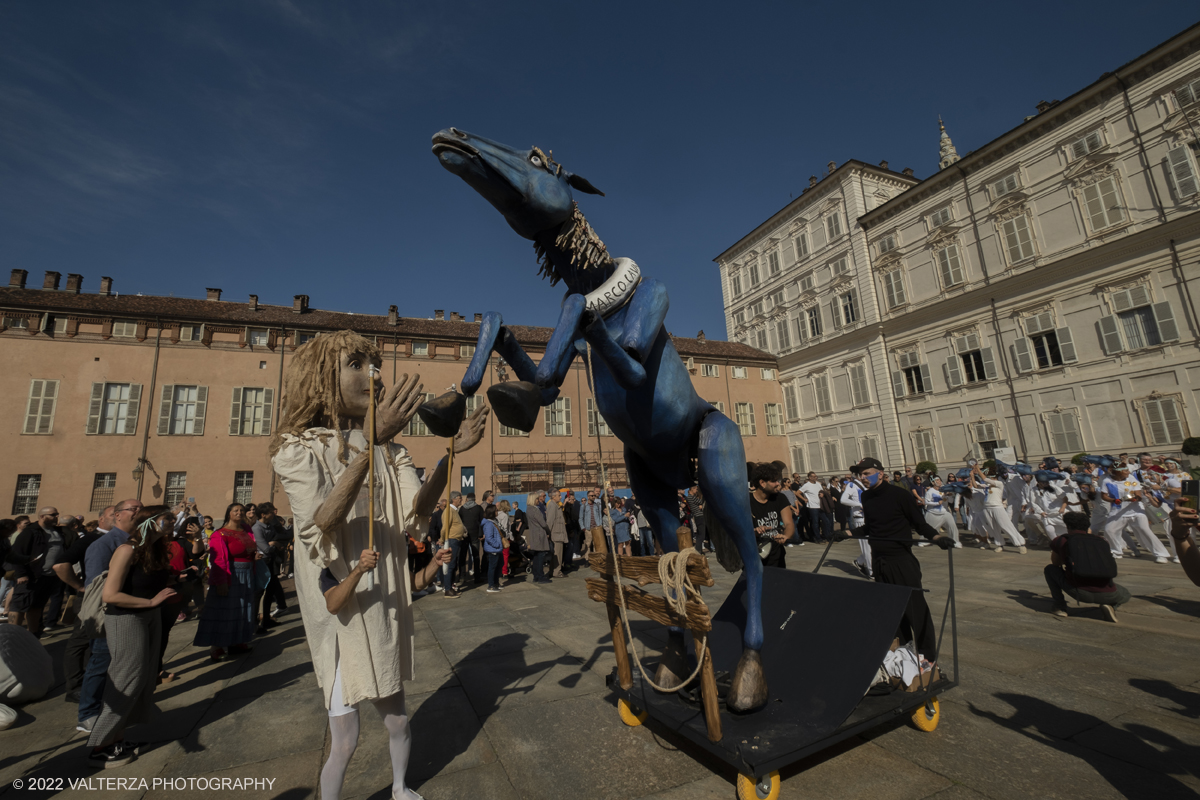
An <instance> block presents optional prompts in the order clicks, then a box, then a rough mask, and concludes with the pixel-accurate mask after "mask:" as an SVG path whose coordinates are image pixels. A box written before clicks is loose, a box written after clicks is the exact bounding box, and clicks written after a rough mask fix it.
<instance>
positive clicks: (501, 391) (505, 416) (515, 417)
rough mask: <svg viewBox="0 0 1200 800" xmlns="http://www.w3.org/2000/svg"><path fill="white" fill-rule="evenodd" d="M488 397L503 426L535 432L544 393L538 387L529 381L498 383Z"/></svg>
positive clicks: (524, 431) (489, 390)
mask: <svg viewBox="0 0 1200 800" xmlns="http://www.w3.org/2000/svg"><path fill="white" fill-rule="evenodd" d="M487 396H488V402H489V403H490V404H491V406H492V413H493V414H495V415H496V419H497V420H499V421H500V424H501V425H504V426H506V427H509V428H516V429H517V430H519V431H521V432H523V433H529V432H530V431H532V430H533V426H534V424H536V423H537V418H538V412H539V411H540V410H541V408H542V391H541V389H538V388H537V386H536V385H534V384H533V383H530V382H529V381H516V382H512V383H509V382H505V383H497V384H494V385H493V386H491V387H490V388H489V389H488V390H487ZM435 402H436V401H435Z"/></svg>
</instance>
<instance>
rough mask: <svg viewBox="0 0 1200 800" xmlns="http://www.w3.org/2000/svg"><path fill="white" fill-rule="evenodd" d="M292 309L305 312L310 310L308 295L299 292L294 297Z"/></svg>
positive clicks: (300, 312)
mask: <svg viewBox="0 0 1200 800" xmlns="http://www.w3.org/2000/svg"><path fill="white" fill-rule="evenodd" d="M292 311H294V312H296V313H297V314H303V313H304V312H305V311H308V295H306V294H298V295H295V296H293V297H292Z"/></svg>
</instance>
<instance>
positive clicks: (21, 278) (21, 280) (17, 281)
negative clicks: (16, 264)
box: [8, 269, 29, 289]
mask: <svg viewBox="0 0 1200 800" xmlns="http://www.w3.org/2000/svg"><path fill="white" fill-rule="evenodd" d="M28 277H29V271H28V270H24V269H14V270H13V271H12V277H11V278H9V279H8V285H9V287H10V288H12V289H24V288H25V279H26V278H28Z"/></svg>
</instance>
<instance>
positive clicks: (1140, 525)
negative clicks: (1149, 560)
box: [1104, 512, 1168, 558]
mask: <svg viewBox="0 0 1200 800" xmlns="http://www.w3.org/2000/svg"><path fill="white" fill-rule="evenodd" d="M1130 533H1132V534H1133V535H1132V536H1130ZM1122 536H1124V537H1125V538H1126V539H1128V541H1129V549H1130V550H1132V551H1133V552H1134V553H1137V544H1136V543H1135V541H1134V539H1135V538H1136V542H1138V543H1140V544H1141V545H1142V547H1144V548H1146V549H1147V550H1149V551H1150V552H1151V553H1153V554H1154V557H1155V558H1167V557H1168V553H1167V548H1165V547H1163V545H1162V542H1160V541H1159V540H1158V537H1157V536H1155V535H1154V532H1153V531H1152V530H1150V520H1148V519H1146V515H1145V514H1141V513H1136V512H1134V513H1128V512H1127V513H1125V514H1122V515H1121V516H1119V517H1114V518H1113V519H1110V520H1109V521H1108V523H1107V524H1106V525H1105V526H1104V538H1106V539H1108V546H1109V548H1111V549H1112V553H1113V555H1114V556H1119V555H1121V549H1122V548H1121V540H1122Z"/></svg>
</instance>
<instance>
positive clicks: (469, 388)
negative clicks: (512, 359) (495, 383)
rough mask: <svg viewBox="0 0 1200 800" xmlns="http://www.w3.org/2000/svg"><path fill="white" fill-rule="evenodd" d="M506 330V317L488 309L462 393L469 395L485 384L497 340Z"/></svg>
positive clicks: (481, 325) (464, 376)
mask: <svg viewBox="0 0 1200 800" xmlns="http://www.w3.org/2000/svg"><path fill="white" fill-rule="evenodd" d="M506 330H507V329H506V328H505V327H504V318H503V317H501V316H500V314H498V313H497V312H495V311H488V312H487V313H485V314H484V315H483V322H482V323H481V324H480V326H479V339H478V340H476V343H475V355H474V356H472V357H471V364H470V365H469V366H468V367H467V372H466V374H465V375H463V379H462V384H461V388H462V393H463V394H465V395H466V396H467V397H470V396H471V395H473V394H475V393H476V392H477V391H479V387H480V386H481V385H483V376H484V375H486V374H487V365H488V360H489V359H490V358H491V357H492V350H494V349H496V340H497V339H498V338H500V335H501V334H502V333H504V332H505V331H506ZM506 360H507V359H506Z"/></svg>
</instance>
